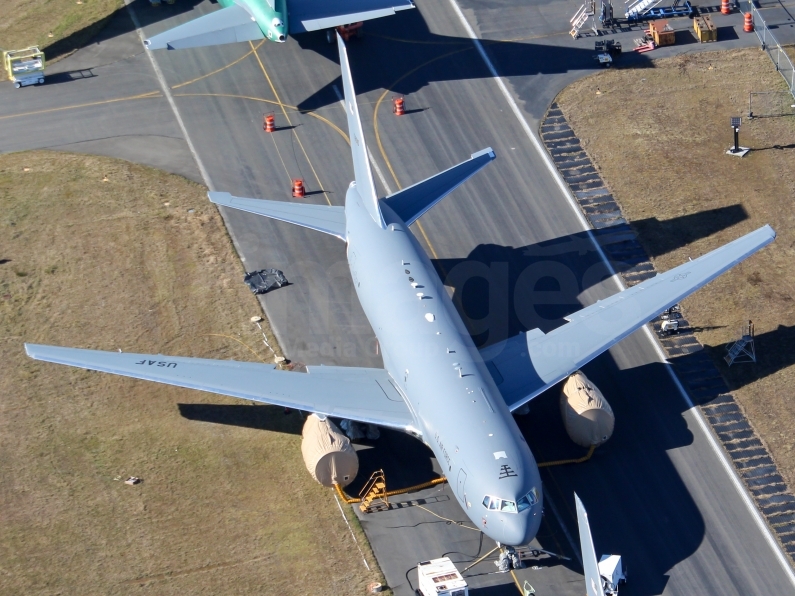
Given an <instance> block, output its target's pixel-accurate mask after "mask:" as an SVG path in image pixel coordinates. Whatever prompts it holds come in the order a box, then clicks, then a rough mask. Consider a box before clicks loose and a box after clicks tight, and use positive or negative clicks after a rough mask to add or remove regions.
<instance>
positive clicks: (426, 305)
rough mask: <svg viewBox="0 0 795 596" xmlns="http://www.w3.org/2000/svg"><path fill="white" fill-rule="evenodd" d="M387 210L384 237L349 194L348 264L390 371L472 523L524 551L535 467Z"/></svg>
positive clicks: (447, 302)
mask: <svg viewBox="0 0 795 596" xmlns="http://www.w3.org/2000/svg"><path fill="white" fill-rule="evenodd" d="M381 209H382V213H383V217H384V221H385V222H386V224H387V226H386V229H383V228H381V227H379V226H378V225H377V224H376V223H375V222H374V221H373V219H372V217H371V216H370V214H369V213H368V212H367V210H366V209H365V208H364V206H363V204H362V201H361V198H360V197H359V193H358V192H357V190H356V187H355V184H352V185H351V187H350V188H349V190H348V193H347V197H346V203H345V215H346V222H347V223H346V225H347V230H346V231H347V238H348V262H349V265H350V269H351V275H352V277H353V283H354V287H355V288H356V293H357V295H358V297H359V300H360V302H361V304H362V307H363V308H364V311H365V314H366V315H367V318H368V320H369V321H370V324H371V325H372V327H373V330H374V331H375V334H376V336H377V338H378V341H379V345H380V348H381V353H382V355H383V359H384V366H385V368H386V370H387V371H388V372H389V373H390V375H391V377H392V378H393V380H394V381H395V383H396V385H397V387H398V388H399V390H400V392H401V393H402V395H403V398H404V400H405V402H406V404H407V405H408V407H409V408H410V410H411V412H412V414H413V416H414V419H415V421H416V428H417V430H418V431H419V433H421V438H422V440H423V442H425V444H426V445H428V446H429V447H430V448H431V449H432V450H433V452H434V454H435V455H436V458H437V460H438V462H439V465H440V466H441V467H442V469H443V472H444V474H445V475H446V476H447V479H448V481H449V484H450V488H451V490H452V491H453V493H454V494H455V496H456V498H457V499H458V501H459V502H460V503H461V506H462V507H463V509H464V511H465V512H466V513H467V515H468V516H469V518H470V519H471V520H472V522H473V523H474V524H475V525H476V526H477V527H478V528H480V529H481V530H483V532H484V533H486V534H487V535H488V536H490V537H491V538H493V539H494V540H495V541H497V542H499V543H501V544H506V545H513V546H516V545H520V544H526V543H527V542H529V541H530V540H532V538H533V537H534V536H535V535H536V533H537V531H538V527H539V525H540V523H541V508H542V495H541V478H540V475H539V472H538V467H537V465H536V462H535V459H534V458H533V455H532V453H531V452H530V448H529V447H528V445H527V442H526V441H525V439H524V437H523V436H522V434H521V432H520V431H519V428H518V427H517V426H516V423H515V421H514V420H513V417H512V416H511V413H510V412H509V410H508V408H507V407H506V405H505V402H504V401H503V398H502V396H501V395H500V392H499V390H498V389H497V387H496V386H495V384H494V381H493V379H492V377H491V375H490V374H489V372H488V370H487V368H486V366H485V364H484V363H483V361H482V359H481V357H480V355H479V353H478V351H477V349H476V348H475V345H474V343H473V342H472V339H471V337H470V336H469V334H468V333H467V330H466V328H465V327H464V324H463V322H462V321H461V318H460V316H459V314H458V312H457V311H456V309H455V306H454V305H453V303H452V300H451V299H450V297H449V296H448V294H447V292H446V291H445V289H444V286H443V285H442V283H441V280H440V279H439V277H438V275H437V274H436V272H435V270H434V268H433V265H432V264H431V262H430V260H429V259H428V257H427V255H426V254H425V251H424V250H423V249H422V247H421V246H420V244H419V243H418V242H417V240H416V238H415V237H414V235H413V234H412V233H411V231H410V230H409V229H408V226H406V224H405V223H404V222H403V221H402V220H400V218H399V217H398V216H397V215H396V214H395V213H394V212H393V211H392V210H391V209H390V208H389V207H388V206H387V205H385V204H384V203H383V202H382V203H381ZM487 497H489V498H488V499H487ZM523 499H524V500H523ZM520 509H522V510H521V511H519V510H520Z"/></svg>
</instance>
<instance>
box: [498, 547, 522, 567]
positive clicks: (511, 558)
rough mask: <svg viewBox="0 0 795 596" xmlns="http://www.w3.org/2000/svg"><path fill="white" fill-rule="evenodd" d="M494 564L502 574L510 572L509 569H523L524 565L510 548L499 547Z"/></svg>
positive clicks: (514, 550) (513, 549) (512, 548)
mask: <svg viewBox="0 0 795 596" xmlns="http://www.w3.org/2000/svg"><path fill="white" fill-rule="evenodd" d="M494 564H495V565H496V566H497V568H498V569H499V570H500V571H502V572H506V571H510V570H511V569H524V563H523V562H522V559H521V557H519V553H517V552H516V549H515V548H514V547H512V546H500V556H499V558H498V559H497V560H496V561H494Z"/></svg>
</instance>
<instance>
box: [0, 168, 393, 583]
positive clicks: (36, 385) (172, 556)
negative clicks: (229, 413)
mask: <svg viewBox="0 0 795 596" xmlns="http://www.w3.org/2000/svg"><path fill="white" fill-rule="evenodd" d="M105 176H107V179H108V181H107V182H103V177H105ZM165 203H168V206H166V205H165ZM190 209H193V210H194V212H193V213H190V212H189V210H190ZM0 263H2V264H0V361H2V363H3V364H2V366H1V367H0V478H2V488H1V489H0V593H2V594H45V593H46V594H53V593H69V594H116V593H129V592H131V591H138V590H140V589H141V588H140V587H139V586H141V585H142V586H144V587H145V588H146V589H148V590H154V591H155V592H156V593H158V594H248V593H251V594H254V593H256V594H279V595H283V594H296V595H298V594H301V595H303V594H310V593H312V594H314V593H321V594H362V593H364V591H365V585H366V584H367V582H368V581H373V580H379V581H380V576H379V575H378V574H377V573H368V572H367V571H366V570H365V568H364V566H363V564H362V561H361V558H360V556H359V553H358V550H357V549H356V546H355V545H354V543H353V541H352V539H351V536H350V533H349V531H348V529H347V527H346V525H345V523H344V522H343V520H342V519H341V515H340V511H339V509H338V508H337V504H336V503H335V501H334V498H333V495H332V493H331V491H330V490H328V489H325V488H323V487H321V486H319V485H317V484H315V483H314V482H313V480H312V479H311V478H310V476H309V474H308V473H307V472H306V469H305V468H304V465H303V461H302V458H301V453H300V436H299V435H297V434H295V433H297V432H300V428H301V419H300V417H299V415H298V414H297V413H293V414H291V415H289V416H286V415H284V414H283V413H282V410H281V409H280V408H272V409H271V408H269V407H268V406H248V405H245V402H241V401H240V400H234V399H232V398H224V397H221V396H217V395H211V394H203V393H199V392H195V391H189V390H183V389H178V388H174V387H167V386H164V385H157V384H154V383H147V382H143V381H135V380H131V379H123V378H119V377H114V376H110V375H104V374H98V373H92V372H88V371H82V370H77V369H73V368H68V367H64V366H58V365H54V364H49V363H43V362H36V361H33V360H30V359H29V358H27V357H26V356H25V354H24V351H23V348H22V343H23V342H24V341H27V342H41V343H52V344H57V345H72V346H79V347H90V348H98V349H108V350H115V349H116V348H121V349H123V350H124V351H140V352H152V353H158V352H162V353H170V354H174V355H184V356H199V357H211V358H235V359H238V360H251V359H253V355H252V353H251V352H250V351H249V350H247V349H246V348H245V347H243V346H241V345H240V344H239V343H237V342H236V341H233V340H232V339H231V338H234V339H237V340H240V341H242V342H243V343H245V344H248V345H249V346H251V347H252V348H253V349H254V351H255V352H257V353H258V354H259V355H260V356H261V357H262V358H267V357H271V356H270V353H269V352H267V350H265V349H264V347H263V345H262V343H261V341H260V338H261V336H260V335H259V330H258V329H257V328H256V326H254V325H253V324H251V323H250V321H249V318H250V317H251V316H253V315H257V314H260V307H259V304H258V302H257V301H256V300H255V299H254V297H253V296H252V294H251V293H250V292H249V290H248V288H247V287H246V286H245V285H244V284H243V283H242V275H243V270H242V267H241V264H240V261H239V260H238V258H237V256H236V255H235V253H234V251H233V249H232V247H231V243H230V242H229V239H228V237H227V235H226V232H225V229H224V227H223V223H222V221H221V218H220V216H219V215H218V213H217V212H216V210H215V207H214V206H212V205H211V204H210V203H209V202H208V200H207V198H206V195H205V194H204V189H203V188H202V187H200V186H198V185H196V184H194V183H192V182H189V181H187V180H185V179H183V178H179V177H177V176H173V175H169V174H165V173H163V172H159V171H156V170H153V169H150V168H145V167H142V166H138V165H134V164H130V163H126V162H121V161H116V160H111V159H106V158H99V157H91V156H78V155H69V154H59V153H53V152H31V153H18V154H11V155H4V156H0ZM209 334H223V335H227V336H230V337H229V338H225V337H217V336H211V335H209ZM271 343H273V341H272V338H271ZM295 374H299V373H295ZM180 403H188V404H229V405H241V404H242V405H243V407H244V408H251V411H252V414H251V416H252V419H254V420H260V421H264V423H263V425H269V426H273V427H274V428H275V429H276V430H274V431H268V430H262V429H261V428H243V427H240V426H232V425H223V424H213V423H210V422H200V421H196V420H189V419H187V418H184V417H182V416H181V415H180V410H179V408H178V404H180ZM245 415H246V414H245V413H244V416H245ZM254 426H257V425H256V424H255V425H254ZM127 475H137V476H140V477H142V478H143V479H144V482H143V483H142V484H140V485H138V486H127V485H125V484H123V483H122V482H120V481H117V480H114V478H116V477H118V476H121V477H126V476H127ZM357 532H359V536H358V538H359V543H360V544H365V545H366V542H365V541H364V539H363V535H362V534H361V530H360V529H358V527H357ZM366 554H367V557H368V561H369V563H370V566H371V567H373V568H376V566H375V563H374V560H373V558H372V555H371V553H370V552H369V551H367V553H366Z"/></svg>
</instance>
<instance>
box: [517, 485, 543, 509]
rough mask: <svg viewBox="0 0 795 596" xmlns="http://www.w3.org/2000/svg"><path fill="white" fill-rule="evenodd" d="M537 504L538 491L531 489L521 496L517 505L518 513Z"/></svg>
mask: <svg viewBox="0 0 795 596" xmlns="http://www.w3.org/2000/svg"><path fill="white" fill-rule="evenodd" d="M536 503H538V489H536V488H535V487H533V488H532V489H530V492H529V493H527V494H526V495H525V496H523V497H522V498H521V499H519V501H518V502H517V504H518V505H519V511H524V510H525V509H527V508H529V507H532V506H533V505H535V504H536Z"/></svg>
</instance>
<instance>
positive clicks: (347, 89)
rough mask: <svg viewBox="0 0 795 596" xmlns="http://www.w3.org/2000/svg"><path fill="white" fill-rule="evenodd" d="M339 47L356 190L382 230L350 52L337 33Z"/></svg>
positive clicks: (382, 223)
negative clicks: (352, 75)
mask: <svg viewBox="0 0 795 596" xmlns="http://www.w3.org/2000/svg"><path fill="white" fill-rule="evenodd" d="M337 45H338V46H339V50H340V69H341V70H342V89H343V93H344V94H345V115H346V116H347V117H348V134H349V135H350V137H351V153H352V155H353V173H354V176H355V180H356V190H357V191H358V192H359V196H360V197H361V198H362V202H363V203H364V205H365V207H366V208H367V211H368V212H369V213H370V216H371V217H372V218H373V220H374V221H375V222H376V223H377V224H378V225H379V226H381V227H382V228H384V227H386V224H384V217H383V215H381V208H380V207H379V206H378V195H377V194H376V191H375V183H374V182H373V172H372V171H371V170H370V161H369V159H368V155H367V145H366V144H365V141H364V134H363V133H362V121H361V119H360V118H359V106H357V105H356V90H355V89H354V88H353V80H352V79H351V67H350V64H348V52H347V50H346V49H345V42H344V41H343V40H342V37H340V34H339V33H337Z"/></svg>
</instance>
